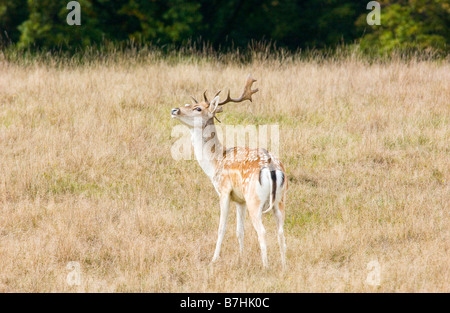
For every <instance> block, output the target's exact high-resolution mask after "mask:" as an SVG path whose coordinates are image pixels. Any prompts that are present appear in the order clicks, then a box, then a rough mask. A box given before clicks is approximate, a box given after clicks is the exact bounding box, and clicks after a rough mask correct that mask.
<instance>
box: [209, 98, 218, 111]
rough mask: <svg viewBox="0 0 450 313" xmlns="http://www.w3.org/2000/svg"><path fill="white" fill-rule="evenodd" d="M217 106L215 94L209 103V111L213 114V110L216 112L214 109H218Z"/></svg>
mask: <svg viewBox="0 0 450 313" xmlns="http://www.w3.org/2000/svg"><path fill="white" fill-rule="evenodd" d="M218 107H219V96H216V97H215V98H214V99H212V100H211V102H210V103H209V111H210V112H211V113H213V114H214V113H215V112H217V111H216V110H217V109H218Z"/></svg>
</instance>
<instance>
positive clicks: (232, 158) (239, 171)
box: [171, 75, 287, 270]
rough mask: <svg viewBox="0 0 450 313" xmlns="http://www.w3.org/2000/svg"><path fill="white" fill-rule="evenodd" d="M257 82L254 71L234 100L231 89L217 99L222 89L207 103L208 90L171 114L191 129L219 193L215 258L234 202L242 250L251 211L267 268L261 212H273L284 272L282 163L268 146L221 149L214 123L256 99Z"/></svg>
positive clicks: (284, 186)
mask: <svg viewBox="0 0 450 313" xmlns="http://www.w3.org/2000/svg"><path fill="white" fill-rule="evenodd" d="M255 81H256V80H255V79H253V78H252V77H251V76H250V75H249V76H248V78H247V81H246V84H245V87H244V92H243V93H242V96H241V97H240V98H238V99H233V98H231V97H230V91H228V95H227V98H226V99H225V100H223V101H219V93H220V91H219V92H218V93H216V95H215V97H214V99H213V100H211V101H208V98H207V96H206V91H205V92H204V93H203V97H204V101H202V102H199V101H197V100H195V98H193V97H192V99H193V100H194V101H195V104H192V105H189V104H186V105H185V106H184V107H180V108H176V109H172V110H171V116H172V118H176V119H178V120H180V122H182V123H183V124H185V125H187V126H188V127H189V129H190V132H191V135H192V137H191V140H192V145H193V147H194V154H195V156H196V158H197V160H198V162H199V164H200V166H201V168H202V169H203V171H204V172H205V173H206V175H208V176H209V178H210V179H211V181H212V183H213V185H214V188H215V189H216V191H217V193H218V194H219V196H220V222H219V231H218V239H217V244H216V249H215V252H214V256H213V259H212V262H215V261H216V260H217V258H218V257H219V254H220V247H221V244H222V240H223V237H224V234H225V227H226V223H227V216H228V211H229V206H230V202H235V203H236V207H237V219H236V220H237V227H236V235H237V238H238V242H239V252H240V254H241V255H242V253H243V250H244V220H245V215H246V210H247V209H248V212H249V215H250V218H251V221H252V224H253V227H254V228H255V230H256V232H257V234H258V240H259V244H260V248H261V256H262V263H263V266H264V267H267V266H268V261H267V247H266V239H265V233H266V231H265V229H264V226H263V223H262V215H263V214H264V213H267V212H269V211H271V210H272V212H273V214H274V216H275V221H276V224H277V231H278V244H279V246H280V253H281V263H282V267H283V270H284V269H285V268H286V242H285V238H284V231H283V225H284V217H285V212H284V205H285V200H286V190H287V180H286V174H285V170H284V167H283V165H282V163H281V162H280V161H279V160H278V159H277V158H276V157H274V156H273V155H272V154H270V153H269V152H268V151H267V150H265V149H260V148H258V149H252V148H248V147H233V148H228V149H227V148H225V147H223V146H222V144H221V142H220V141H219V139H218V138H217V136H216V134H217V133H216V129H215V125H214V118H216V119H217V117H216V114H217V113H220V112H222V106H223V105H224V104H226V103H229V102H236V103H237V102H243V101H245V100H250V101H252V95H253V94H254V93H256V92H257V91H258V89H255V90H252V84H253V83H254V82H255ZM206 129H208V131H206ZM205 133H207V135H205Z"/></svg>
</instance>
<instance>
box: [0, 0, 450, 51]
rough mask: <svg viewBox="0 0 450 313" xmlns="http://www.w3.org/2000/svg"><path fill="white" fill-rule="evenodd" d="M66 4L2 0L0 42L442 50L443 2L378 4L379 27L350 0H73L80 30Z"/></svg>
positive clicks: (447, 12)
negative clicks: (272, 44)
mask: <svg viewBox="0 0 450 313" xmlns="http://www.w3.org/2000/svg"><path fill="white" fill-rule="evenodd" d="M68 2H69V0H67V1H53V0H0V34H2V35H1V37H0V38H2V39H3V42H7V43H17V46H18V47H19V48H30V47H35V48H42V49H44V50H46V49H55V48H56V49H63V50H75V49H78V48H85V47H90V46H93V45H99V44H102V43H104V42H105V41H107V42H114V43H129V42H137V43H152V44H154V45H158V46H160V47H163V46H165V45H168V44H169V45H175V46H178V47H180V46H183V45H186V44H187V43H192V42H195V43H197V42H198V43H200V44H204V43H208V44H210V45H212V46H213V47H214V48H216V49H219V50H223V49H224V48H230V47H234V48H236V47H247V46H248V45H249V43H250V42H252V41H271V42H275V43H276V44H277V46H282V47H286V48H289V49H293V50H295V49H298V48H314V49H315V48H318V49H322V48H330V47H331V48H333V47H336V46H337V45H340V44H342V43H344V44H352V43H355V42H356V43H358V42H360V43H361V47H362V48H363V49H364V50H365V51H370V50H371V51H376V52H377V53H378V52H379V53H385V52H391V51H393V50H424V49H428V48H432V49H436V50H438V51H441V52H444V53H445V52H448V45H449V41H450V34H449V27H450V26H449V16H450V5H449V3H448V0H399V1H390V0H381V1H379V2H380V3H381V4H382V9H381V25H380V26H376V25H374V26H369V25H367V23H366V16H367V14H368V13H369V11H368V10H367V9H366V5H367V3H366V2H365V1H363V2H361V1H356V0H342V1H338V0H304V1H300V0H151V1H148V0H116V1H112V0H79V1H78V2H79V3H80V5H81V20H82V25H81V26H69V25H68V24H67V23H66V17H67V14H68V13H69V10H68V9H67V8H66V5H67V3H68Z"/></svg>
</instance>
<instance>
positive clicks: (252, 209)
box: [247, 194, 268, 268]
mask: <svg viewBox="0 0 450 313" xmlns="http://www.w3.org/2000/svg"><path fill="white" fill-rule="evenodd" d="M257 197H258V196H257V195H256V194H255V195H254V196H253V197H251V199H249V201H247V207H248V212H249V215H250V219H251V221H252V224H253V227H254V228H255V230H256V233H257V234H258V241H259V246H260V248H261V257H262V262H263V266H264V267H265V268H267V266H268V261H267V244H266V230H265V229H264V225H263V223H262V211H263V206H264V203H263V202H261V201H260V200H259V199H257Z"/></svg>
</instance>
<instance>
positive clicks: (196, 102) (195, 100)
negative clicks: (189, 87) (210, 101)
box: [191, 96, 198, 104]
mask: <svg viewBox="0 0 450 313" xmlns="http://www.w3.org/2000/svg"><path fill="white" fill-rule="evenodd" d="M191 98H192V100H194V102H195V104H198V101H197V99H195V98H194V97H193V96H191Z"/></svg>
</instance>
